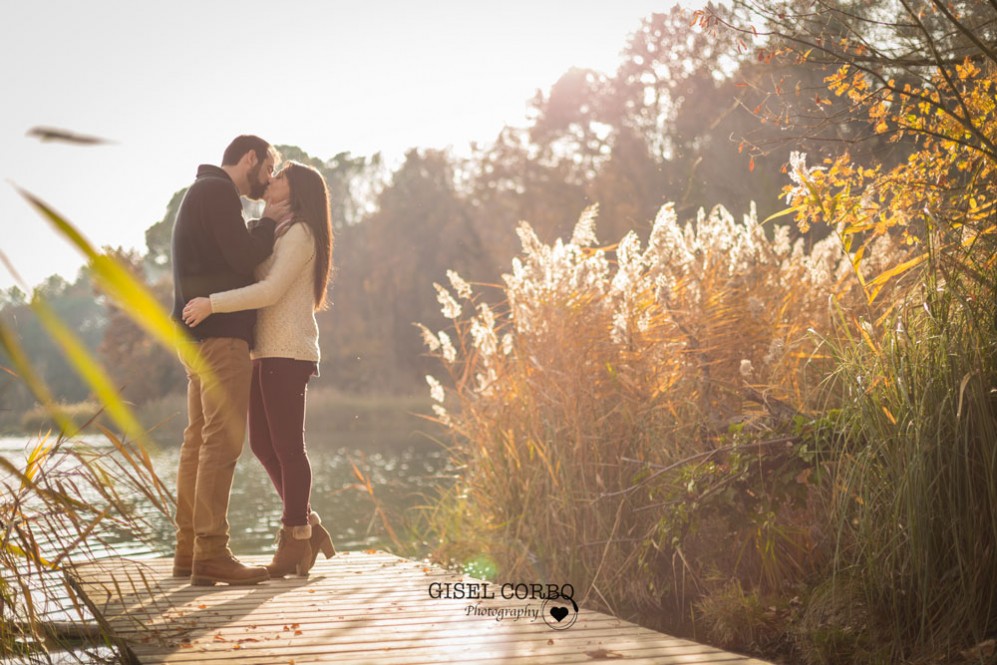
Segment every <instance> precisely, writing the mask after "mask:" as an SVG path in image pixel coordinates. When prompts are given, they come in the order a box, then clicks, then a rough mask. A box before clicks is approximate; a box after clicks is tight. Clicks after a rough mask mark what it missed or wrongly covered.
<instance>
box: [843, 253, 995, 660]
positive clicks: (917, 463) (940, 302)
mask: <svg viewBox="0 0 997 665" xmlns="http://www.w3.org/2000/svg"><path fill="white" fill-rule="evenodd" d="M925 275H926V277H925V279H924V282H923V286H922V288H921V289H920V290H917V291H914V292H912V293H911V294H910V295H909V296H908V298H907V299H905V300H904V301H903V302H902V303H901V304H900V306H899V307H898V308H897V310H896V312H895V313H894V314H893V315H892V316H891V317H888V318H886V319H884V320H882V321H879V322H875V321H864V320H859V319H857V318H853V317H850V316H848V315H844V314H843V315H842V316H841V317H840V319H839V325H838V326H837V330H838V331H839V340H838V341H837V342H833V343H831V344H829V345H828V347H829V348H830V349H831V350H832V352H833V354H834V357H835V365H836V369H835V372H834V373H833V375H832V376H831V377H830V379H829V385H828V390H829V391H834V392H836V393H837V394H838V395H839V396H840V398H841V409H840V411H838V412H837V414H838V423H837V429H838V430H839V432H840V435H841V439H840V452H839V456H838V459H837V462H836V464H837V467H838V470H837V476H838V480H837V482H836V483H835V487H836V488H837V491H836V492H835V495H834V502H835V503H834V507H835V517H836V528H837V530H838V532H839V549H838V553H837V558H836V562H835V563H836V570H837V574H838V576H839V578H840V584H839V585H838V586H839V590H840V591H842V597H841V598H839V599H838V601H837V602H839V603H845V604H851V605H853V606H855V607H864V608H866V609H867V611H868V614H869V615H870V616H873V617H876V619H877V621H876V622H875V625H873V626H871V628H872V629H873V631H874V635H875V636H876V637H877V638H879V639H881V640H883V641H885V642H887V643H888V644H889V645H890V648H891V649H892V655H891V657H892V658H893V659H895V660H899V659H900V658H902V657H909V656H910V655H911V654H912V653H918V652H919V651H920V652H923V651H927V652H932V651H939V650H941V651H945V650H951V649H953V648H955V647H958V646H959V645H962V646H966V645H970V644H974V643H976V642H979V641H981V640H983V639H984V638H985V637H988V636H992V635H993V632H994V630H995V629H997V401H995V392H997V355H995V349H997V332H995V329H994V318H993V317H994V308H993V302H994V288H993V284H994V281H993V277H994V276H993V275H992V274H991V275H990V276H989V278H987V279H969V278H967V277H966V275H965V273H963V274H960V273H958V272H952V271H946V274H944V275H943V274H942V273H941V272H940V271H939V270H938V269H937V265H932V266H931V269H930V270H929V271H927V272H926V273H925Z"/></svg>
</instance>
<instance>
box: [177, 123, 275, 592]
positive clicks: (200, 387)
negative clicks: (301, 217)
mask: <svg viewBox="0 0 997 665" xmlns="http://www.w3.org/2000/svg"><path fill="white" fill-rule="evenodd" d="M276 159H277V152H276V150H274V149H273V148H272V147H271V146H270V144H269V143H267V142H266V141H264V140H263V139H261V138H259V137H257V136H239V137H237V138H236V139H235V140H234V141H232V143H231V144H230V145H229V147H228V148H227V149H226V150H225V154H224V156H223V158H222V166H221V168H219V167H217V166H213V165H209V164H202V165H201V166H199V167H198V169H197V178H196V179H195V180H194V184H192V185H191V186H190V188H189V189H188V190H187V193H186V195H185V196H184V199H183V202H182V203H181V204H180V209H179V210H178V212H177V218H176V223H175V225H174V227H173V283H174V305H173V318H174V319H176V320H177V321H178V322H179V324H180V325H182V326H184V328H185V329H186V331H187V332H188V334H189V335H190V337H191V340H192V341H190V342H189V344H190V345H191V347H192V348H196V350H197V353H198V354H199V356H200V358H201V361H202V363H203V365H198V366H196V367H195V363H191V362H190V355H189V354H184V353H181V360H182V361H183V362H184V366H185V368H186V370H187V379H188V383H187V418H188V424H187V428H186V429H185V430H184V436H183V445H182V446H181V448H180V464H179V468H178V471H177V514H176V524H177V546H176V554H175V557H174V560H173V575H174V577H188V576H189V577H190V581H191V584H194V585H199V586H210V585H213V584H216V583H219V582H221V583H226V584H256V583H258V582H262V581H264V580H266V579H268V578H269V575H268V574H267V570H266V568H264V567H262V566H246V565H243V564H242V563H240V562H239V561H238V560H237V559H236V558H235V557H234V556H233V555H232V551H231V550H230V549H229V547H228V542H229V524H228V502H229V494H230V492H231V489H232V477H233V475H234V472H235V463H236V460H237V459H238V458H239V455H240V454H241V453H242V446H243V439H244V438H245V433H246V414H247V410H248V406H249V388H250V377H251V376H252V371H253V368H252V363H251V361H250V358H249V349H250V347H251V346H252V343H253V324H254V323H255V321H256V312H254V311H245V312H233V313H231V314H216V315H215V316H212V317H211V318H210V319H208V320H207V321H205V322H203V323H202V324H201V325H199V326H197V328H194V329H191V328H188V327H187V326H186V325H185V324H184V323H183V308H184V305H185V304H186V303H187V301H189V300H190V299H191V298H194V297H197V296H207V295H210V294H212V293H216V292H219V291H227V290H228V289H234V288H239V287H242V286H246V285H248V284H251V283H252V282H253V281H254V280H253V269H254V268H255V267H256V265H257V264H258V263H260V262H261V261H262V260H263V259H265V258H266V257H267V256H268V255H269V254H270V252H271V250H272V249H273V242H274V227H275V226H276V223H277V221H283V218H284V217H285V216H286V215H287V214H288V213H289V208H288V207H287V204H286V203H285V204H283V205H280V206H271V205H269V204H268V205H267V207H266V209H265V210H264V211H263V218H262V219H261V220H259V222H257V223H255V224H254V225H253V228H252V231H250V230H248V229H247V227H246V224H245V222H244V220H243V218H242V203H241V201H240V199H239V197H240V195H241V196H245V197H247V198H250V199H255V200H259V199H260V198H261V197H262V196H263V193H264V192H265V191H266V188H267V185H269V183H270V177H271V175H272V173H273V167H274V163H275V161H276ZM190 350H191V349H190V348H188V349H187V351H190Z"/></svg>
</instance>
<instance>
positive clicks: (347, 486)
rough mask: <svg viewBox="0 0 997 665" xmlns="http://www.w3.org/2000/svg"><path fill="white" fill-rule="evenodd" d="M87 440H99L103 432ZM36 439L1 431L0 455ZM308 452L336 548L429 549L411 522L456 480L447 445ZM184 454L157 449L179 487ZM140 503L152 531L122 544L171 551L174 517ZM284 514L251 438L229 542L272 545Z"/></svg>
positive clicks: (15, 454) (134, 550) (12, 455)
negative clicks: (180, 461)
mask: <svg viewBox="0 0 997 665" xmlns="http://www.w3.org/2000/svg"><path fill="white" fill-rule="evenodd" d="M313 438H314V437H313ZM89 441H96V442H98V444H99V439H89ZM30 443H31V442H30V441H29V440H28V439H26V438H0V455H2V456H4V457H6V458H7V459H9V460H10V461H12V462H14V463H15V464H18V463H21V464H23V461H24V459H25V450H26V448H27V447H28V445H29V444H30ZM308 455H309V458H310V459H311V463H312V474H313V480H312V509H313V510H315V511H317V512H318V513H319V514H320V515H321V516H322V521H323V524H324V525H325V527H326V528H327V529H329V531H330V533H332V537H333V539H334V542H335V545H336V548H337V549H339V550H360V549H367V548H381V549H387V550H390V551H395V552H399V553H405V554H410V555H411V554H420V553H426V551H425V550H424V549H422V548H420V547H419V544H418V543H417V542H413V540H414V538H413V536H412V532H411V526H412V525H413V524H415V523H416V522H417V516H418V515H417V513H418V511H419V510H421V508H422V507H423V506H426V505H430V504H431V503H432V502H433V498H434V497H435V496H436V494H437V492H438V491H439V489H440V488H441V487H446V486H448V485H449V484H450V483H451V482H452V479H453V470H452V469H451V468H450V467H449V466H448V461H447V454H446V452H445V451H443V450H442V449H441V448H440V447H438V446H435V445H432V444H427V445H424V446H409V447H404V448H385V449H377V448H370V447H368V448H366V449H365V448H359V447H358V448H346V447H338V448H334V447H331V446H322V445H321V444H320V443H313V442H312V441H311V440H310V441H309V448H308ZM178 456H179V448H177V447H169V448H166V447H163V448H160V449H159V450H158V451H156V452H155V453H154V455H153V461H154V465H155V467H156V470H157V473H158V474H159V476H160V477H161V478H162V480H163V482H164V483H165V485H166V486H167V487H168V488H170V490H171V491H174V490H175V487H176V483H175V473H176V466H177V459H178ZM21 464H18V465H19V466H20V465H21ZM354 465H355V466H356V470H354ZM358 471H359V473H360V474H361V475H362V476H363V477H364V478H365V479H369V481H370V487H371V488H372V490H373V494H371V492H370V491H369V490H368V489H367V487H366V483H361V481H360V478H359V477H358V475H357V472H358ZM136 506H137V509H139V510H141V511H142V512H143V514H145V515H146V517H147V519H148V521H149V522H150V523H151V524H152V527H153V530H152V531H153V532H152V537H151V538H149V539H148V541H149V542H148V543H139V542H137V541H135V540H134V539H130V538H129V536H128V535H127V534H126V535H124V536H119V537H118V538H117V539H116V540H118V541H119V542H117V543H116V549H117V550H118V552H119V553H122V554H125V553H127V554H130V555H143V554H144V555H170V554H172V552H173V544H174V533H173V526H172V523H171V521H170V519H169V518H168V517H167V516H164V515H162V514H160V513H159V512H157V511H155V510H153V509H151V507H146V506H144V505H143V502H142V501H138V502H137V503H136ZM280 515H281V504H280V500H279V499H278V497H277V494H276V492H275V490H274V488H273V485H272V484H271V483H270V479H269V477H268V476H267V475H266V473H265V472H264V470H263V467H262V466H261V465H260V463H259V462H258V461H257V460H256V458H255V457H254V456H253V454H252V452H251V451H250V450H249V446H248V445H247V446H246V448H245V450H244V451H243V455H242V457H241V458H240V460H239V464H238V466H237V467H236V474H235V482H234V486H233V488H232V498H231V503H230V508H229V523H230V525H231V534H232V540H231V547H232V550H233V551H234V552H235V554H236V555H237V556H238V555H240V554H243V555H245V554H263V553H270V552H272V551H273V545H274V541H275V534H276V532H277V530H278V529H279V528H280ZM389 526H390V529H391V530H393V531H394V533H395V534H396V536H397V537H398V539H399V540H401V541H403V542H404V544H405V547H404V548H403V547H399V546H397V545H396V544H395V543H393V542H392V539H391V537H390V536H389ZM406 548H412V549H406ZM400 550H404V552H401V551H400Z"/></svg>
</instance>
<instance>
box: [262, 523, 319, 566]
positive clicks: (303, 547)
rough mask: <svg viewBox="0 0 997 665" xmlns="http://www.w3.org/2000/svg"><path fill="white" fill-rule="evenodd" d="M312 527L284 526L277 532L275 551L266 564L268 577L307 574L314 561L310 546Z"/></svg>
mask: <svg viewBox="0 0 997 665" xmlns="http://www.w3.org/2000/svg"><path fill="white" fill-rule="evenodd" d="M311 537H312V528H311V526H310V525H305V526H285V527H283V528H281V530H280V531H279V532H278V533H277V552H276V553H274V555H273V561H271V562H270V564H269V565H268V566H267V572H268V573H270V577H284V575H290V574H291V573H294V574H295V575H301V576H304V575H307V574H308V570H309V569H310V568H311V563H312V562H313V561H314V557H312V546H311Z"/></svg>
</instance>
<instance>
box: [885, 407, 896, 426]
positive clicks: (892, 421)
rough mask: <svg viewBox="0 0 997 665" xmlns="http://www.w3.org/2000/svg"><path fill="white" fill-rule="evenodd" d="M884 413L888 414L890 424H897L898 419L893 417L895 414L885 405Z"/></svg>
mask: <svg viewBox="0 0 997 665" xmlns="http://www.w3.org/2000/svg"><path fill="white" fill-rule="evenodd" d="M883 413H885V414H886V418H887V419H888V420H889V421H890V424H892V425H896V424H897V419H896V418H894V417H893V414H892V413H890V410H889V409H887V408H886V406H885V405H883Z"/></svg>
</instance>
